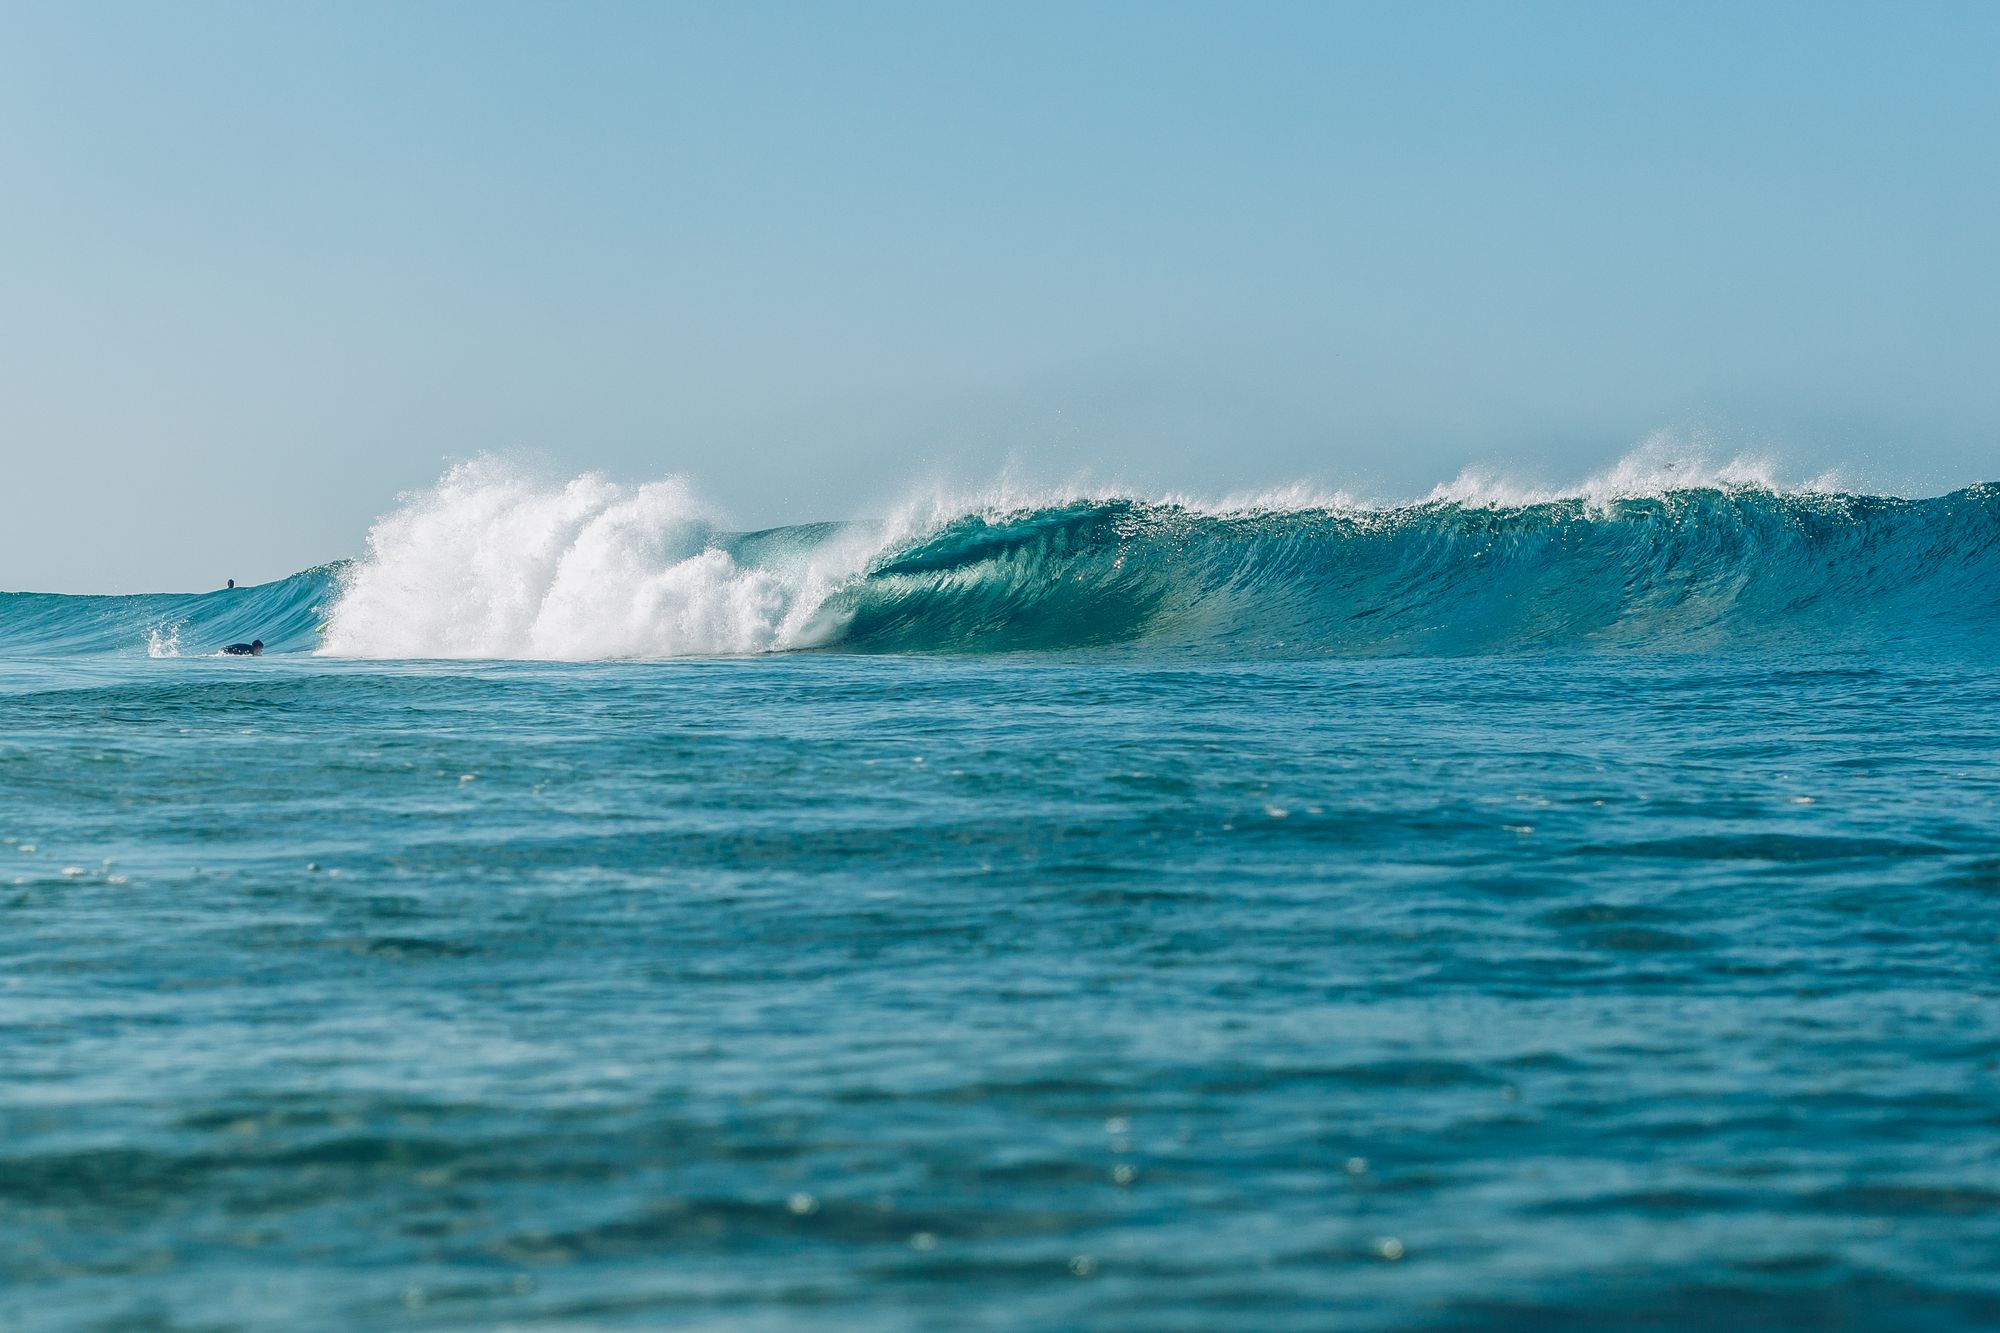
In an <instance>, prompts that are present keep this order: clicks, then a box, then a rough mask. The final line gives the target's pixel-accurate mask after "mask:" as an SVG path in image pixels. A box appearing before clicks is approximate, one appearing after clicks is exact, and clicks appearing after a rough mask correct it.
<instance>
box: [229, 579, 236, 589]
mask: <svg viewBox="0 0 2000 1333" xmlns="http://www.w3.org/2000/svg"><path fill="white" fill-rule="evenodd" d="M229 586H230V587H232V588H233V587H235V586H236V580H235V579H231V580H229Z"/></svg>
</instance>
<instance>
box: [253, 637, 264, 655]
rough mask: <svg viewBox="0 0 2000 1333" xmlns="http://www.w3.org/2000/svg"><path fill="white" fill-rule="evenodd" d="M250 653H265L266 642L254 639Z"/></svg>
mask: <svg viewBox="0 0 2000 1333" xmlns="http://www.w3.org/2000/svg"><path fill="white" fill-rule="evenodd" d="M250 651H251V652H253V653H261V652H263V651H264V641H263V640H262V639H252V640H250Z"/></svg>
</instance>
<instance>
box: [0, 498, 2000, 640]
mask: <svg viewBox="0 0 2000 1333" xmlns="http://www.w3.org/2000/svg"><path fill="white" fill-rule="evenodd" d="M253 635H254V636H255V637H260V638H262V639H264V640H265V641H266V643H267V645H269V648H268V650H267V651H272V652H296V651H301V650H313V651H318V652H320V653H323V654H326V655H330V656H344V657H366V658H519V659H548V660H588V659H600V658H664V657H684V656H702V655H735V654H748V653H763V652H773V651H799V650H812V649H832V650H843V651H853V652H899V653H926V652H928V653H954V652H1033V651H1065V650H1084V649H1099V648H1107V647H1112V646H1116V645H1133V646H1138V647H1142V648H1153V649H1159V650H1171V651H1176V652H1184V653H1193V654H1197V655H1201V654H1211V653H1212V654H1226V655H1263V654H1278V655H1305V656H1309V655H1336V656H1365V655H1382V654H1398V653H1409V654H1416V653H1422V654H1453V653H1501V652H1519V651H1559V650H1583V649H1591V648H1620V649H1648V648H1651V649H1659V650H1665V651H1701V650H1708V649H1722V648H1730V647H1739V646H1740V647H1752V646H1763V647H1774V648H1788V647H1798V648H1865V647H1869V646H1872V645H1879V644H1883V643H1890V642H1895V643H1936V644H1941V645H1949V644H1950V643H1952V642H1955V641H1959V640H1963V639H1966V638H1968V637H1970V638H1973V639H1976V640H1978V641H1979V642H1981V643H1990V642H1991V641H1992V640H1993V639H1994V638H1995V637H1996V635H2000V486H1996V485H1992V484H1988V485H1980V486H1974V487H1970V488H1968V489H1966V490H1962V491H1957V492H1954V493H1952V494H1950V495H1944V496H1939V497H1936V498H1932V499H1921V500H1908V499H1899V498H1895V497H1889V496H1878V495H1854V494H1846V493H1842V492H1839V491H1834V490H1823V489H1807V490H1790V491H1787V490H1782V489H1779V488H1777V487H1775V486H1773V485H1772V484H1770V482H1769V481H1768V479H1766V478H1764V477H1762V476H1760V475H1757V474H1751V473H1744V472H1742V471H1740V470H1739V471H1737V472H1734V473H1731V472H1728V471H1725V472H1723V473H1719V474H1718V473H1704V472H1700V471H1698V470H1695V469H1693V468H1678V467H1676V466H1674V465H1668V466H1666V467H1664V468H1661V467H1649V468H1648V469H1646V470H1644V471H1643V472H1634V471H1632V470H1631V469H1627V470H1626V471H1625V472H1624V473H1623V474H1620V473H1614V474H1612V476H1611V478H1610V480H1609V481H1603V480H1600V482H1599V483H1596V484H1593V485H1592V486H1587V487H1580V488H1577V489H1576V490H1575V492H1574V493H1571V494H1568V495H1564V494H1561V493H1547V492H1545V493H1539V494H1525V495H1524V494H1519V493H1511V492H1505V491H1502V490H1499V489H1497V488H1495V487H1493V486H1490V485H1486V484H1483V483H1478V482H1476V481H1473V480H1467V479H1461V481H1460V482H1459V483H1456V484H1454V485H1453V486H1452V487H1448V488H1440V490H1439V491H1438V492H1435V493H1434V494H1433V496H1432V497H1431V498H1429V499H1427V500H1425V501H1422V502H1419V503H1415V504H1409V505H1401V506H1388V507H1371V506H1365V505H1360V504H1355V503H1353V502H1351V501H1347V500H1345V499H1343V498H1340V497H1310V496H1298V495H1289V496H1280V497H1266V498H1262V499H1256V500H1250V501H1244V502H1240V503H1236V504H1231V505H1223V506H1200V505H1196V504H1192V503H1189V502H1185V501H1167V500H1143V499H1136V498H1131V497H1118V496H1113V497H1085V496H1070V497H1054V498H1047V497H1044V498H1037V499H1031V500H1026V501H1005V500H997V501H988V502H985V503H982V504H979V505H970V506H966V505H961V506H953V505H950V504H943V503H940V504H934V505H931V506H927V507H921V508H912V509H910V510H908V511H906V512H905V513H903V514H902V515H900V516H898V517H897V518H895V519H893V520H889V521H884V522H872V523H828V524H811V525H804V526H797V527H787V528H777V529H772V530H769V531H765V532H755V533H737V532H730V531H727V530H725V529H723V528H720V527H718V526H717V525H716V523H715V522H714V520H713V519H712V517H711V516H709V515H708V513H707V512H706V511H705V509H704V508H703V506H702V505H701V504H700V502H699V501H698V500H697V499H696V498H695V497H694V496H693V494H692V493H691V492H690V491H689V490H688V488H687V487H686V486H685V485H684V484H682V483H680V482H679V481H674V480H668V481H662V482H656V483H651V484H648V485H642V486H621V485H617V484H614V483H611V482H608V481H605V480H603V479H601V478H597V477H594V476H585V477H579V478H576V479H573V480H570V481H567V482H563V483H560V484H545V483H538V482H536V481H533V480H531V479H528V478H525V477H523V476H520V475H518V474H516V473H514V472H513V471H511V470H509V469H508V468H506V467H505V466H503V465H501V464H499V463H496V462H494V461H492V460H480V461H478V462H475V463H471V464H466V465H463V466H461V467H459V468H456V469H454V470H453V471H452V472H450V473H449V474H447V475H446V477H445V478H444V479H443V480H442V481H441V482H440V483H439V484H438V485H437V486H436V487H435V488H433V489H431V490H429V491H426V492H423V493H421V494H417V495H412V496H409V497H406V499H405V502H404V503H403V505H402V507H401V508H399V509H398V510H397V511H396V512H394V513H392V514H390V515H388V516H387V517H385V518H384V519H382V520H381V521H380V522H378V523H377V524H376V526H375V528H374V530H373V531H372V532H371V533H370V536H369V542H368V550H367V553H366V554H365V555H364V556H363V557H362V558H361V559H359V560H357V561H354V562H352V563H349V564H337V565H329V566H324V567H321V568H319V569H314V570H308V571H305V572H304V573H301V574H297V575H294V576H293V577H292V578H290V579H286V580H283V581H281V582H278V583H272V584H266V585H263V586H261V587H257V588H251V589H240V590H237V591H234V592H218V593H208V594H202V595H194V596H160V597H67V596H55V595H48V594H7V595H4V596H0V651H7V652H13V653H24V652H25V653H40V652H129V653H144V652H146V651H148V650H149V647H150V649H151V650H152V651H154V652H155V653H156V654H157V653H160V652H163V651H173V652H181V653H187V654H191V655H192V654H197V653H204V652H213V651H214V650H215V649H216V648H217V647H219V646H220V645H221V644H222V643H225V642H228V641H230V640H232V639H238V638H247V637H251V636H253Z"/></svg>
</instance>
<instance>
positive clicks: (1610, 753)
mask: <svg viewBox="0 0 2000 1333" xmlns="http://www.w3.org/2000/svg"><path fill="white" fill-rule="evenodd" d="M1973 629H1975V630H1978V631H1979V632H1978V633H1974V634H1971V635H1970V636H1969V637H1967V636H1960V637H1959V638H1956V639H1953V638H1951V637H1950V636H1944V637H1943V638H1941V639H1939V640H1937V641H1936V642H1934V643H1933V644H1932V645H1931V646H1929V647H1925V646H1922V645H1921V644H1920V643H1919V642H1918V641H1917V640H1916V639H1915V638H1912V639H1911V640H1910V641H1906V642H1901V643H1900V644H1899V645H1898V646H1892V647H1884V648H1880V649H1876V650H1870V651H1845V652H1841V653H1837V654H1818V655H1815V654H1809V653H1802V652H1799V651H1797V650H1796V649H1795V648H1790V647H1788V648H1787V649H1786V650H1785V651H1783V652H1782V653H1781V652H1777V651H1773V650H1769V649H1765V648H1759V647H1757V646H1755V645H1754V644H1753V645H1750V646H1739V647H1737V648H1734V649H1730V650H1728V651H1717V652H1708V653H1704V654H1701V655H1689V654H1673V653H1662V652H1651V653H1645V652H1556V653H1541V654H1536V653H1523V652H1514V653H1506V654H1488V655H1480V656H1454V657H1397V658H1374V659H1369V660H1337V659H1325V658H1321V659H1318V660H1281V659H1276V658H1271V657H1269V656H1266V655H1259V654H1256V653H1247V652H1229V653H1223V652H1211V653H1206V654H1202V655H1196V656H1187V655H1180V656H1174V655H1169V654H1167V653H1164V652H1160V653H1148V652H1145V651H1137V650H1132V651H1121V652H1117V653H1099V654H1096V655H1074V654H1065V653H1056V654H1027V655H1013V656H1004V657H979V656H952V657H936V656H920V657H887V656H863V655H844V654H831V653H827V654H793V655H783V656H776V657H761V658H749V659H743V660H726V661H693V662H656V663H628V664H595V665H593V664H580V665H534V664H525V663H511V664H510V663H483V664H479V663H362V662H340V661H329V660H324V659H316V658H312V657H308V656H303V655H288V656H278V657H266V658H263V659H258V660H254V661H250V660H244V661H232V660H222V659H214V658H197V657H188V658H182V659H168V660H157V661H155V660H147V659H145V658H139V657H131V656H125V657H118V656H98V657H87V658H82V659H60V658H53V657H49V656H44V655H36V654H26V655H17V656H14V657H12V658H9V659H7V660H5V661H4V662H0V836H4V838H5V839H6V841H5V843H0V988H3V989H0V1326H4V1327H8V1328H37V1329H39V1328H83V1327H93V1326H107V1327H156V1328H254V1329H277V1328H285V1329H298V1328H326V1329H344V1328H356V1327H370V1328H452V1327H465V1328H488V1327H496V1326H501V1325H506V1326H515V1327H563V1328H579V1327H581V1328H592V1327H605V1328H630V1327H658V1326H663V1325H671V1326H675V1327H682V1326H688V1327H716V1328H731V1329H739V1328H750V1329H757V1328H773V1329H777V1328H806V1327H812V1328H821V1327H856V1328H871V1329H894V1328H912V1329H915V1328H958V1327H965V1326H978V1327H1075V1328H1095V1329H1140V1328H1145V1329H1155V1328H1187V1329H1196V1328H1213V1327H1217V1326H1221V1325H1228V1326H1234V1327H1244V1328H1252V1327H1254V1328H1260V1329H1264V1328H1270V1329H1286V1328H1296V1329H1321V1328H1327V1327H1345V1328H1360V1329H1389V1328H1450V1329H1461V1328H1462V1329H1474V1328H1478V1329H1549V1328H1556V1329H1578V1330H1582V1329H1592V1330H1595V1329H1603V1328H1658V1329H1667V1328H1673V1329H1680V1328H1728V1327H1773V1328H1780V1327H1781V1328H1801V1327H1838V1328H1843V1329H1883V1330H1888V1329H1938V1330H1945V1329H1952V1330H1957V1329H1965V1330H1972V1329H1982V1328H1990V1327H1993V1326H1994V1325H1995V1324H2000V1266H1996V1265H1995V1264H1994V1263H1993V1256H1994V1255H1996V1254H2000V1002H1996V996H1997V995H2000V721H1996V719H2000V666H1996V661H2000V659H1996V656H1995V655H1994V654H1993V653H1992V652H1990V651H1989V645H1990V634H1987V632H1986V631H1985V629H1983V628H1982V627H1981V626H1979V625H1977V624H1975V625H1974V626H1973ZM121 632H122V631H121ZM219 632H230V631H229V630H228V628H227V627H224V628H223V629H221V630H220V631H219ZM127 638H128V639H129V638H130V636H129V635H127ZM30 847H32V851H31V850H29V848H30Z"/></svg>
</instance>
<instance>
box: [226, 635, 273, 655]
mask: <svg viewBox="0 0 2000 1333" xmlns="http://www.w3.org/2000/svg"><path fill="white" fill-rule="evenodd" d="M222 651H223V652H225V653H227V654H228V655H229V656H231V657H262V656H263V655H264V641H263V640H262V639H252V640H251V641H250V642H248V643H232V644H230V645H229V646H228V647H227V648H224V649H223V650H222Z"/></svg>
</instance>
